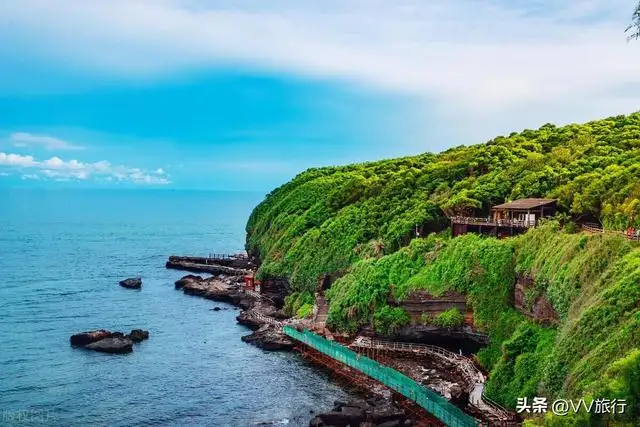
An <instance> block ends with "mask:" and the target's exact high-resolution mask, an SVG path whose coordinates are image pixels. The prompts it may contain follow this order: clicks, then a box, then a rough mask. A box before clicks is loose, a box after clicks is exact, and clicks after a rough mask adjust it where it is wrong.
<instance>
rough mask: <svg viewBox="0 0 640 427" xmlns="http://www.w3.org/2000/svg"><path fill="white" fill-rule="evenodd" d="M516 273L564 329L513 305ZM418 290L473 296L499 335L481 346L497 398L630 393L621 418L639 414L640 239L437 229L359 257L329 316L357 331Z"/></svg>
mask: <svg viewBox="0 0 640 427" xmlns="http://www.w3.org/2000/svg"><path fill="white" fill-rule="evenodd" d="M516 271H517V272H522V273H528V274H531V275H532V276H533V277H534V289H535V292H536V295H535V296H536V297H537V296H544V297H545V298H547V299H548V300H549V301H550V302H551V304H552V305H553V307H554V308H555V310H556V311H557V312H558V313H559V315H560V317H561V321H560V323H559V324H558V325H557V326H556V327H544V326H541V325H539V324H537V323H535V322H534V321H531V320H530V319H528V318H527V317H525V316H524V315H522V314H520V313H519V312H517V311H516V310H515V309H514V308H513V306H512V302H511V295H512V293H513V285H514V276H515V273H516ZM416 289H423V290H427V291H429V292H430V293H432V294H434V295H440V294H442V293H444V292H446V291H449V290H452V291H457V292H461V293H464V294H466V295H467V296H468V299H469V302H470V304H471V305H472V307H473V309H474V323H475V325H476V327H477V328H479V329H481V330H484V331H486V332H487V333H488V334H489V336H490V338H491V343H490V345H489V346H488V347H487V348H485V349H483V350H482V351H481V352H480V353H479V354H478V358H479V360H480V361H481V363H482V364H483V365H484V367H485V368H486V369H487V370H489V371H490V377H489V381H488V383H487V387H486V393H487V395H488V396H489V397H490V398H492V399H494V400H496V401H498V402H499V403H501V404H503V405H505V406H507V407H511V408H513V407H514V406H515V403H516V401H517V398H518V397H524V396H528V397H530V398H533V397H534V396H547V397H549V398H554V397H577V398H579V397H583V396H594V397H606V398H611V396H612V395H615V396H624V398H626V399H627V402H628V403H629V411H628V412H627V414H623V415H619V416H617V418H615V419H614V421H615V422H617V423H623V422H624V421H625V420H626V421H629V422H631V421H633V422H636V421H638V420H640V413H639V405H640V383H638V382H637V381H636V380H635V379H637V378H638V375H639V374H638V372H639V369H640V365H639V364H638V363H639V360H640V358H639V357H638V350H639V348H640V332H639V330H638V327H639V326H640V248H639V247H638V246H637V245H636V244H633V243H631V242H629V241H627V240H625V239H624V238H622V237H619V236H615V235H586V234H583V233H578V234H568V233H565V232H563V231H562V230H560V228H559V226H558V224H557V223H555V222H551V223H548V224H546V225H544V226H542V227H540V228H538V229H535V230H531V231H529V232H528V233H526V234H525V235H523V236H519V237H516V238H510V239H505V240H496V239H493V238H486V237H482V236H478V235H473V234H468V235H465V236H461V237H458V238H455V239H447V238H445V237H443V236H438V235H431V236H429V237H427V238H424V239H416V240H414V241H412V242H411V244H410V245H409V246H407V247H406V248H403V249H401V250H400V251H398V252H396V253H394V254H391V255H388V256H385V257H382V258H380V259H368V260H363V261H360V262H358V263H356V264H355V265H354V266H353V268H352V269H351V270H350V271H349V273H347V274H346V275H345V276H343V277H342V278H341V279H339V280H338V281H336V283H335V284H334V285H333V286H332V288H331V289H330V291H329V292H328V295H327V296H328V299H329V301H330V309H329V319H328V320H329V322H330V324H331V325H333V326H334V327H336V328H338V329H347V330H354V329H355V328H357V327H358V326H360V325H362V324H365V323H367V322H368V321H369V319H370V318H371V314H372V312H371V310H372V309H374V307H375V310H376V311H377V312H380V311H381V310H382V307H384V305H385V304H386V301H387V297H388V296H389V295H394V296H395V297H397V298H400V299H402V298H405V297H406V296H407V295H408V293H409V292H411V291H412V290H416ZM395 315H396V316H397V313H396V314H395ZM598 393H599V394H598ZM603 393H604V394H603ZM607 393H608V394H607ZM583 415H584V414H583ZM584 416H586V415H584ZM587 418H589V417H588V416H587ZM566 420H568V419H566ZM566 420H565V421H566ZM600 421H602V422H604V420H602V419H600V420H597V419H596V418H595V417H592V418H589V423H597V422H600ZM608 421H612V420H611V419H609V420H608ZM546 422H547V424H550V425H553V423H556V425H561V424H557V423H558V422H560V421H558V420H555V421H554V420H553V419H552V420H547V421H546ZM567 425H571V424H567ZM621 425H622V424H621Z"/></svg>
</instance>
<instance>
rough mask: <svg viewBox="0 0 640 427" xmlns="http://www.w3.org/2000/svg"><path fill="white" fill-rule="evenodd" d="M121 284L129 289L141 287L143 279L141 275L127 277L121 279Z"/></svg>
mask: <svg viewBox="0 0 640 427" xmlns="http://www.w3.org/2000/svg"><path fill="white" fill-rule="evenodd" d="M120 286H122V287H123V288H127V289H140V288H141V287H142V279H141V278H139V277H135V278H131V279H125V280H121V281H120Z"/></svg>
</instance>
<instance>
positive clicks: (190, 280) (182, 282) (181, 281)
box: [175, 274, 202, 289]
mask: <svg viewBox="0 0 640 427" xmlns="http://www.w3.org/2000/svg"><path fill="white" fill-rule="evenodd" d="M193 282H196V283H198V282H202V277H201V276H196V275H195V274H187V275H186V276H184V277H182V278H181V279H179V280H176V282H175V285H176V289H182V288H184V286H185V285H187V284H189V283H193Z"/></svg>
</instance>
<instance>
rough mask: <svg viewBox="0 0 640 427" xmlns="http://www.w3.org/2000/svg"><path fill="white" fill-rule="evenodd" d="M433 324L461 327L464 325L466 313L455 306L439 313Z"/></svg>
mask: <svg viewBox="0 0 640 427" xmlns="http://www.w3.org/2000/svg"><path fill="white" fill-rule="evenodd" d="M433 324H434V325H436V326H439V327H441V328H450V329H453V328H459V327H460V326H462V325H464V314H462V313H461V312H460V310H458V309H457V308H455V307H454V308H451V309H449V310H447V311H445V312H443V313H440V314H439V315H437V316H436V317H435V319H433Z"/></svg>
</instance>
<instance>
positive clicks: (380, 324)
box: [373, 305, 410, 335]
mask: <svg viewBox="0 0 640 427" xmlns="http://www.w3.org/2000/svg"><path fill="white" fill-rule="evenodd" d="M373 319H374V325H375V328H376V331H378V332H380V333H382V334H387V335H388V334H391V333H393V332H395V331H396V330H398V329H399V328H401V327H403V326H405V325H407V324H408V323H409V320H410V319H409V315H408V314H407V312H406V311H404V310H403V309H401V308H399V307H389V306H388V305H385V306H384V307H382V308H380V309H378V310H376V311H375V313H374V316H373Z"/></svg>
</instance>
